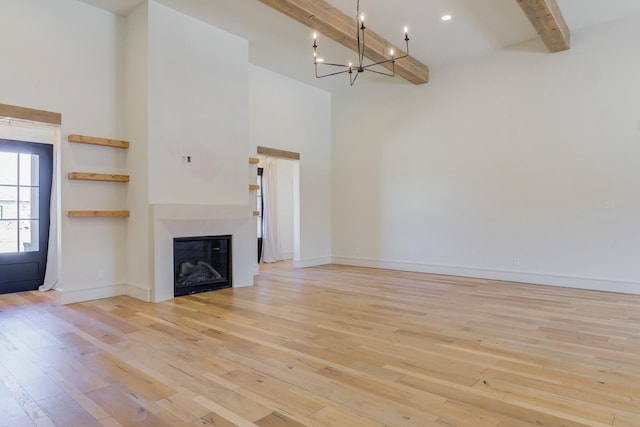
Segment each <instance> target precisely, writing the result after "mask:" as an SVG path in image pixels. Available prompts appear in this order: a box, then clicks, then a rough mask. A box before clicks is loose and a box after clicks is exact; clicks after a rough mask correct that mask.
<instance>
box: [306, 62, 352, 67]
mask: <svg viewBox="0 0 640 427" xmlns="http://www.w3.org/2000/svg"><path fill="white" fill-rule="evenodd" d="M314 64H316V65H326V66H328V67H342V68H349V66H348V65H344V64H333V63H331V62H314Z"/></svg>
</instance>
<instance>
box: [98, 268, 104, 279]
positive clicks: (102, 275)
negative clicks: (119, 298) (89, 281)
mask: <svg viewBox="0 0 640 427" xmlns="http://www.w3.org/2000/svg"><path fill="white" fill-rule="evenodd" d="M98 279H100V280H103V279H104V270H98Z"/></svg>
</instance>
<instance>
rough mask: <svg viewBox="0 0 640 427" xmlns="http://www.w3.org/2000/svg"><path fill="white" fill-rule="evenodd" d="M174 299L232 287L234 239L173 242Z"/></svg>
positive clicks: (200, 238) (190, 238)
mask: <svg viewBox="0 0 640 427" xmlns="http://www.w3.org/2000/svg"><path fill="white" fill-rule="evenodd" d="M173 263H174V268H173V271H174V288H173V289H174V292H173V294H174V296H181V295H188V294H193V293H197V292H208V291H215V290H218V289H225V288H230V287H231V285H232V282H231V236H230V235H224V236H199V237H176V238H174V239H173Z"/></svg>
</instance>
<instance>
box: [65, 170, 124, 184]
mask: <svg viewBox="0 0 640 427" xmlns="http://www.w3.org/2000/svg"><path fill="white" fill-rule="evenodd" d="M67 177H68V178H69V179H73V180H82V181H109V182H129V175H111V174H104V173H90V172H69V173H68V174H67Z"/></svg>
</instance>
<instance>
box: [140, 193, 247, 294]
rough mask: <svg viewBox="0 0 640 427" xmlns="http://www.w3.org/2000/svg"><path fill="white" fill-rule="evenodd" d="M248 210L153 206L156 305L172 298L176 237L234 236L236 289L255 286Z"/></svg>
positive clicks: (244, 207)
mask: <svg viewBox="0 0 640 427" xmlns="http://www.w3.org/2000/svg"><path fill="white" fill-rule="evenodd" d="M252 212H253V211H252V210H251V208H250V207H249V206H220V205H164V204H156V205H151V206H150V215H151V217H150V224H151V227H152V230H151V235H152V243H151V244H152V262H153V270H152V280H151V282H152V289H151V298H152V301H153V302H161V301H165V300H168V299H171V298H173V291H174V289H173V286H174V283H173V280H174V277H173V276H174V272H173V239H174V238H175V237H192V236H210V235H211V236H213V235H224V234H230V235H231V236H232V238H231V239H232V245H231V248H232V272H233V284H232V285H233V287H234V288H237V287H243V286H251V285H253V278H254V275H256V274H258V263H257V259H256V254H257V247H256V246H257V241H256V236H255V228H256V223H255V218H254V217H253V213H252Z"/></svg>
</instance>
